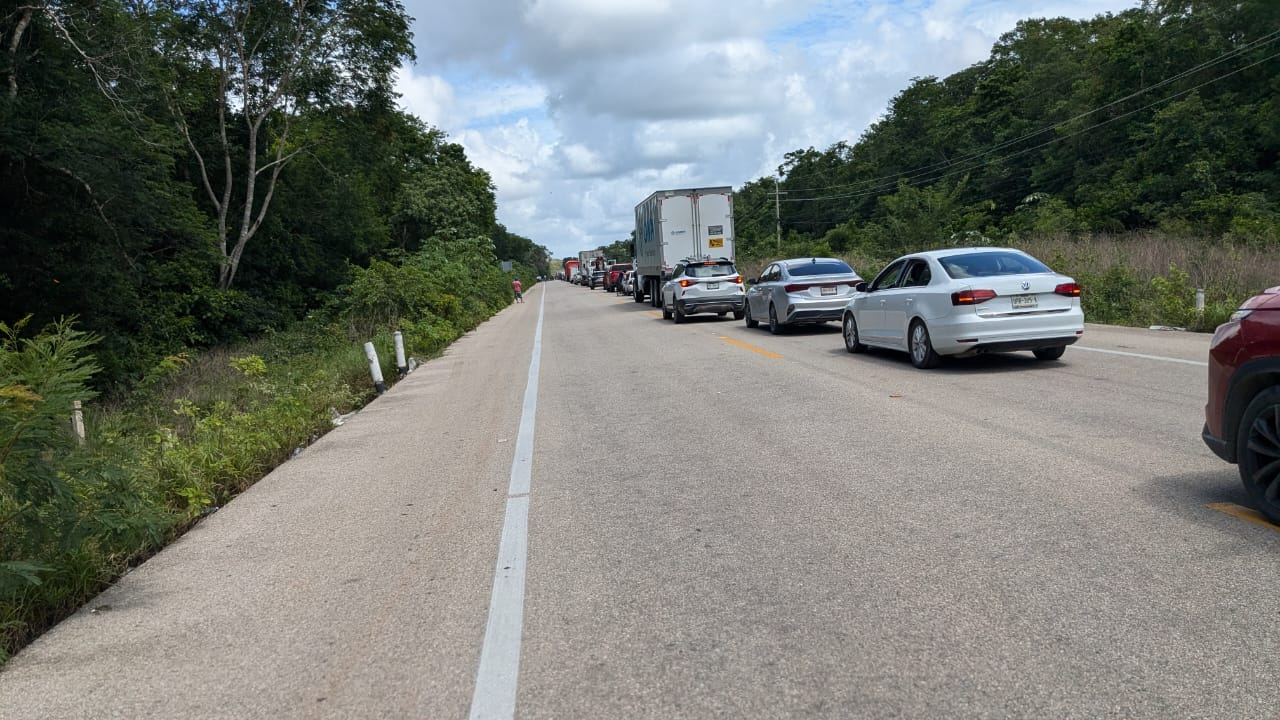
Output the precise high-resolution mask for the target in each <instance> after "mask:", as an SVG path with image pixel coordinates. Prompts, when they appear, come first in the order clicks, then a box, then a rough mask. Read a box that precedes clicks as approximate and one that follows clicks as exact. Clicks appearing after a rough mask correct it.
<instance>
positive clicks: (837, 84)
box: [397, 0, 1138, 257]
mask: <svg viewBox="0 0 1280 720" xmlns="http://www.w3.org/2000/svg"><path fill="white" fill-rule="evenodd" d="M1137 4H1138V0H898V1H893V2H889V1H884V2H866V1H865V0H738V1H737V2H735V3H734V4H733V5H732V7H731V8H729V7H728V6H727V5H726V4H725V3H723V2H720V1H719V0H680V1H679V2H676V0H485V2H472V3H455V2H452V1H451V0H409V2H408V3H407V7H408V10H409V13H410V14H411V15H414V16H415V17H417V18H418V21H417V23H416V24H415V27H414V32H415V37H416V42H417V49H418V64H417V65H416V66H414V67H412V68H403V69H402V70H401V75H400V78H399V82H398V83H397V88H398V89H399V91H400V92H401V93H402V94H403V95H404V97H403V100H402V104H403V105H404V106H405V107H406V108H408V109H409V110H410V111H411V112H414V113H415V114H417V115H419V116H420V117H422V118H423V119H424V120H425V121H427V122H428V123H430V124H431V125H434V126H436V127H439V128H440V129H442V130H444V131H446V132H447V133H449V135H450V136H451V137H452V138H453V139H454V140H456V141H458V142H460V143H461V144H462V145H463V146H464V147H465V148H466V150H467V154H468V157H470V158H471V160H472V162H473V163H475V164H476V165H477V166H479V167H482V168H484V169H486V170H487V171H488V172H489V173H490V175H491V176H492V178H493V181H494V184H495V186H496V188H497V195H498V217H499V220H500V221H501V222H503V223H504V224H505V225H506V226H507V228H508V229H509V230H510V231H512V232H515V233H518V234H521V235H524V236H526V237H530V238H532V239H533V240H534V241H535V242H537V243H539V244H542V245H546V246H547V247H548V248H549V249H551V251H552V253H553V255H555V256H557V257H563V256H565V255H571V254H575V253H576V252H577V251H578V250H580V249H584V248H587V247H595V246H597V245H600V244H605V243H610V242H614V241H616V240H620V239H623V238H625V237H626V236H627V232H628V231H629V229H630V224H631V220H632V209H633V207H634V206H635V204H636V203H638V202H639V201H640V200H643V199H644V198H645V197H646V196H647V195H648V194H649V193H651V192H653V191H654V190H658V189H662V188H664V187H687V186H692V185H702V184H706V185H719V184H724V183H730V184H733V185H735V186H740V185H741V184H742V183H744V182H747V181H749V180H753V179H757V178H760V177H765V176H769V175H772V174H773V172H774V171H775V169H776V168H777V166H778V165H779V164H781V163H782V160H783V156H784V155H785V154H786V153H787V152H790V151H791V150H796V149H802V148H806V147H811V146H812V147H816V148H819V149H822V148H826V147H828V146H830V145H832V144H834V143H836V142H838V141H841V140H843V141H846V142H849V143H852V142H855V141H856V140H857V139H858V136H859V135H861V133H862V132H863V131H864V130H865V129H866V128H867V126H868V125H869V124H870V123H871V122H873V121H874V120H875V119H876V118H878V117H880V116H881V115H882V113H883V112H884V110H885V108H886V106H887V105H888V102H889V101H890V100H891V99H892V98H893V96H894V95H896V94H898V93H899V92H901V91H902V90H904V89H906V87H907V86H908V84H909V83H910V80H911V78H913V77H922V76H927V75H936V76H939V77H945V76H946V75H949V74H951V73H953V72H956V71H958V70H961V69H963V68H964V67H966V66H968V65H971V64H972V63H974V62H978V61H980V60H983V59H985V58H986V57H987V54H988V53H989V51H990V48H991V44H992V43H993V42H994V41H995V40H996V39H997V38H998V37H999V36H1000V34H1002V33H1004V32H1008V31H1010V30H1012V29H1013V28H1014V25H1015V24H1016V23H1017V21H1018V19H1019V18H1023V17H1057V16H1064V17H1074V18H1085V17H1092V16H1093V15H1096V14H1098V13H1101V12H1119V11H1121V10H1124V9H1127V8H1130V7H1134V6H1136V5H1137Z"/></svg>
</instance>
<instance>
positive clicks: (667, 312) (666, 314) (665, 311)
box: [662, 305, 671, 320]
mask: <svg viewBox="0 0 1280 720" xmlns="http://www.w3.org/2000/svg"><path fill="white" fill-rule="evenodd" d="M662 319H663V320H670V319H671V308H669V307H667V306H666V305H663V306H662Z"/></svg>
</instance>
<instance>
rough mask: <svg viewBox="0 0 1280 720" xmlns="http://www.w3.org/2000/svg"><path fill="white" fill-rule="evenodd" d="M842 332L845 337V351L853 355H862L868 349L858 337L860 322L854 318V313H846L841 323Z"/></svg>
mask: <svg viewBox="0 0 1280 720" xmlns="http://www.w3.org/2000/svg"><path fill="white" fill-rule="evenodd" d="M840 332H841V334H842V335H844V349H845V350H847V351H849V352H851V353H860V352H862V351H864V350H866V349H867V346H866V345H863V344H862V343H861V342H860V340H861V337H859V335H858V321H857V319H856V318H854V317H853V313H849V312H847V313H845V314H844V319H843V320H841V321H840Z"/></svg>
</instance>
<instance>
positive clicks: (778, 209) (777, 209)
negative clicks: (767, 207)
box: [773, 177, 786, 251]
mask: <svg viewBox="0 0 1280 720" xmlns="http://www.w3.org/2000/svg"><path fill="white" fill-rule="evenodd" d="M783 195H786V193H784V192H780V191H779V190H778V178H776V177H775V178H774V179H773V222H774V225H775V226H776V227H777V236H776V240H775V242H776V246H777V249H778V251H781V250H782V196H783Z"/></svg>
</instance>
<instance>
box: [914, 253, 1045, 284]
mask: <svg viewBox="0 0 1280 720" xmlns="http://www.w3.org/2000/svg"><path fill="white" fill-rule="evenodd" d="M938 262H940V263H942V268H943V269H944V270H946V271H947V274H948V275H950V276H951V277H952V278H954V279H957V280H959V279H961V278H971V277H994V276H998V275H1026V274H1029V273H1049V272H1053V271H1052V270H1050V269H1049V268H1048V267H1047V266H1046V265H1044V263H1041V262H1040V261H1039V260H1036V259H1035V258H1033V257H1030V256H1027V255H1023V254H1022V253H1013V252H1008V251H1007V250H993V251H992V252H980V253H966V254H964V255H952V256H950V257H942V258H938Z"/></svg>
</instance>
